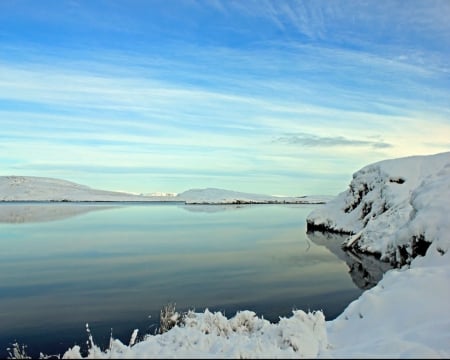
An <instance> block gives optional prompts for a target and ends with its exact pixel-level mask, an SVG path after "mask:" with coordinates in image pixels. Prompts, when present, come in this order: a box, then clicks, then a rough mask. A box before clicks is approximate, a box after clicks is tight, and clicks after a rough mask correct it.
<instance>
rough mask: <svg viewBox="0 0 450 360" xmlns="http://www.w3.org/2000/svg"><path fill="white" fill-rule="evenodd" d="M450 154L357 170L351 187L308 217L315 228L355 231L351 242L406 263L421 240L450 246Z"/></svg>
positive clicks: (439, 248) (438, 247)
mask: <svg viewBox="0 0 450 360" xmlns="http://www.w3.org/2000/svg"><path fill="white" fill-rule="evenodd" d="M449 200H450V152H446V153H440V154H436V155H428V156H412V157H407V158H400V159H393V160H385V161H381V162H377V163H374V164H371V165H368V166H366V167H364V168H362V169H361V170H359V171H357V172H355V173H354V174H353V179H352V181H351V183H350V186H349V189H347V190H346V191H344V192H342V193H340V194H339V195H338V196H337V197H336V198H335V199H333V200H331V201H329V202H328V203H327V204H326V205H324V206H321V207H320V208H318V209H316V210H315V211H313V212H312V213H311V214H310V215H309V216H308V218H307V222H308V225H309V226H311V225H312V226H314V227H316V228H323V229H327V230H330V231H336V232H346V233H350V234H354V235H353V236H351V237H349V239H348V240H347V243H346V246H349V247H354V248H357V249H358V250H360V251H364V252H369V253H375V254H378V255H380V256H381V258H382V259H383V260H389V261H391V262H392V263H398V264H404V263H405V262H409V261H410V260H411V258H412V257H414V256H416V255H417V253H418V251H419V250H417V247H418V246H419V245H420V242H421V241H422V242H425V243H432V244H433V245H432V247H431V249H430V251H440V252H447V251H448V249H449V244H450V242H449V238H448V234H449V233H450V221H449V219H450V217H449V210H450V206H449Z"/></svg>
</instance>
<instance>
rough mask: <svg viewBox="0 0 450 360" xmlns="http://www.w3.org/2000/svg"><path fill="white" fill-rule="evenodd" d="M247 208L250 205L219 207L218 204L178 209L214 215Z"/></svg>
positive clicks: (195, 205)
mask: <svg viewBox="0 0 450 360" xmlns="http://www.w3.org/2000/svg"><path fill="white" fill-rule="evenodd" d="M247 206H251V205H232V204H227V205H220V204H210V205H197V204H194V205H180V207H181V208H182V209H184V210H186V211H191V212H207V213H216V212H221V211H233V210H237V209H243V208H245V207H247Z"/></svg>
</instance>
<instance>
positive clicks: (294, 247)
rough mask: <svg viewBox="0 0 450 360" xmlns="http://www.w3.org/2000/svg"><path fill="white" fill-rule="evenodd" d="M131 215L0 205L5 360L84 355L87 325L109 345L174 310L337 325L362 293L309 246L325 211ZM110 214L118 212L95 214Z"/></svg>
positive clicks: (169, 210) (150, 209)
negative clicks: (318, 319)
mask: <svg viewBox="0 0 450 360" xmlns="http://www.w3.org/2000/svg"><path fill="white" fill-rule="evenodd" d="M117 205H119V204H117ZM122 205H123V206H116V204H31V205H29V204H26V205H25V204H22V205H20V206H21V207H20V206H19V205H5V204H2V205H0V208H1V209H2V210H3V213H4V214H9V215H6V216H4V217H3V218H2V219H3V220H2V221H3V223H0V315H1V319H2V321H1V326H0V358H1V357H2V356H5V353H4V350H5V349H6V347H7V346H8V344H10V343H11V342H13V341H15V340H17V341H19V342H23V343H26V344H27V345H28V349H29V351H30V352H29V353H30V354H33V353H34V354H39V351H43V352H47V353H58V352H61V351H64V350H66V349H67V348H68V347H69V346H73V345H74V342H77V343H79V344H80V343H82V344H84V341H85V339H86V334H85V332H84V325H85V323H86V322H89V324H90V327H91V330H92V331H94V332H95V336H96V337H97V338H96V340H97V341H98V342H99V343H100V344H107V343H108V341H109V336H110V332H111V328H114V335H115V337H117V338H119V339H121V340H123V341H127V340H129V336H130V334H131V332H132V331H133V330H134V329H135V328H139V329H140V331H141V332H142V333H147V332H149V327H151V326H154V324H155V323H157V321H158V317H159V311H160V309H161V308H162V307H163V306H164V305H165V304H167V302H169V301H170V302H176V304H177V309H178V310H180V311H185V310H188V309H194V310H196V311H203V310H204V308H206V307H208V308H209V309H210V310H211V311H217V310H220V311H223V312H225V315H226V316H232V315H234V314H235V312H236V311H238V310H243V309H248V310H253V311H255V312H257V313H258V315H260V316H261V315H263V316H264V318H266V319H268V320H270V321H274V322H275V321H278V319H279V316H290V314H291V312H292V309H294V308H297V309H303V310H308V309H311V310H319V309H322V310H323V311H324V313H325V315H326V318H327V319H329V320H331V319H333V318H335V317H336V316H338V315H339V314H340V313H341V312H342V311H343V309H344V308H345V307H346V306H347V305H348V304H349V303H350V302H351V301H353V300H354V299H356V298H357V297H358V296H359V295H360V294H361V292H362V290H361V289H359V288H357V287H356V286H355V285H354V284H353V283H352V281H351V279H350V277H349V276H348V274H347V266H346V264H345V263H344V262H343V261H342V260H341V259H340V258H338V257H336V256H334V255H333V254H332V253H330V252H329V251H328V250H327V249H326V248H324V247H323V246H319V245H316V244H314V243H311V242H310V241H309V240H308V239H307V237H306V235H305V224H306V222H305V219H306V216H307V215H308V214H309V213H310V212H311V211H312V210H313V209H314V207H315V205H292V206H290V205H249V206H244V207H236V206H228V205H227V206H226V208H225V210H222V211H217V209H219V210H220V209H221V208H223V207H221V206H218V205H210V206H200V207H197V206H198V205H196V206H195V207H187V206H186V207H183V206H180V205H177V204H145V205H136V204H131V205H129V206H125V205H124V204H122ZM189 208H190V210H192V209H195V210H194V211H189ZM7 209H8V211H6V210H7ZM106 209H115V210H111V211H96V210H106ZM233 209H234V210H236V211H232V210H233ZM242 209H246V210H245V211H244V210H242ZM186 210H188V211H186ZM14 214H20V216H19V215H14ZM27 214H28V215H27ZM81 214H83V215H82V216H74V215H81ZM31 215H33V216H31ZM58 217H59V218H58ZM5 219H9V220H8V222H10V223H8V224H5V222H6V220H5ZM17 219H20V221H19V220H17ZM41 219H45V221H44V220H43V221H44V222H38V220H41ZM57 219H58V220H59V221H51V222H50V221H49V220H57ZM22 222H25V223H22ZM148 316H151V318H150V319H149V318H148ZM152 329H153V328H152ZM102 346H103V345H102ZM2 351H3V352H2Z"/></svg>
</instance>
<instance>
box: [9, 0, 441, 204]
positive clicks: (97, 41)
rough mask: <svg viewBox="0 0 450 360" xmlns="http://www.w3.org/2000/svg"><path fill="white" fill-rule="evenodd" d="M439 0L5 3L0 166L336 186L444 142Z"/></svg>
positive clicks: (169, 182) (183, 184)
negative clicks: (382, 163) (356, 173)
mask: <svg viewBox="0 0 450 360" xmlns="http://www.w3.org/2000/svg"><path fill="white" fill-rule="evenodd" d="M449 18H450V2H449V1H447V0H443V1H434V0H427V1H422V0H420V1H414V0H410V1H394V0H388V1H349V0H347V1H339V0H334V1H320V0H318V1H294V0H286V1H283V0H276V1H269V0H257V1H256V0H240V1H233V0H227V1H221V0H205V1H200V0H197V1H196V0H165V1H157V0H147V1H143V0H121V1H119V0H108V1H106V0H104V1H103V0H102V1H100V0H84V1H81V0H80V1H76V0H71V1H63V0H51V1H50V0H40V1H32V0H28V1H25V0H15V1H13V0H3V1H1V2H0V165H1V166H0V175H32V176H46V177H57V178H62V179H67V180H71V181H75V182H79V183H82V184H85V185H89V186H92V187H96V188H103V189H108V190H126V191H132V192H143V193H147V192H153V191H173V192H181V191H184V190H187V189H189V188H203V187H219V188H225V189H231V190H238V191H246V192H259V193H266V194H283V195H305V194H329V195H333V194H336V193H338V192H340V191H343V190H345V188H346V187H347V185H348V183H349V181H350V179H351V175H352V173H353V172H354V171H356V170H358V169H359V168H361V167H362V166H364V165H366V164H368V163H371V162H374V161H378V160H383V159H387V158H394V157H401V156H409V155H420V154H434V153H438V152H442V151H449V150H450V22H449V21H448V19H449Z"/></svg>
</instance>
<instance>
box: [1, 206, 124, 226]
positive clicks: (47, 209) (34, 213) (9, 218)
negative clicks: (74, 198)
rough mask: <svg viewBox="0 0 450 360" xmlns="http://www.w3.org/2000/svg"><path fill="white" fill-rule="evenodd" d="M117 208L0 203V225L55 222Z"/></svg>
mask: <svg viewBox="0 0 450 360" xmlns="http://www.w3.org/2000/svg"><path fill="white" fill-rule="evenodd" d="M117 207H118V206H117V205H116V206H111V205H102V204H73V203H72V204H64V203H57V204H54V203H53V204H52V203H26V204H23V203H3V204H1V203H0V223H9V224H22V223H33V222H46V221H56V220H63V219H66V218H70V217H73V216H77V215H81V214H86V213H88V212H92V211H99V210H107V209H114V208H117Z"/></svg>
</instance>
